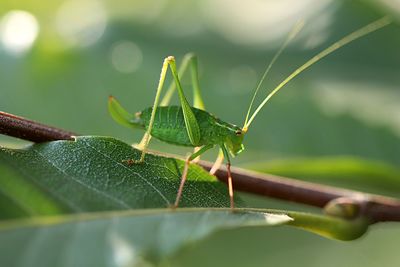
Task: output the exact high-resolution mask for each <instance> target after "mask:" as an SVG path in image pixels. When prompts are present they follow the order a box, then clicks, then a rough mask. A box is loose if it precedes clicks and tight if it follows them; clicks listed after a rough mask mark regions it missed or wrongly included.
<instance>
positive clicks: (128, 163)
mask: <svg viewBox="0 0 400 267" xmlns="http://www.w3.org/2000/svg"><path fill="white" fill-rule="evenodd" d="M143 162H144V160H134V159H124V160H123V161H122V163H125V164H126V165H128V166H132V165H133V164H141V163H143Z"/></svg>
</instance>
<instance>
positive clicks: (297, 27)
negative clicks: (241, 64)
mask: <svg viewBox="0 0 400 267" xmlns="http://www.w3.org/2000/svg"><path fill="white" fill-rule="evenodd" d="M303 26H304V21H302V20H301V21H299V22H297V23H296V24H295V25H294V26H293V28H292V30H291V31H290V33H289V35H288V36H287V37H286V40H285V42H284V43H283V44H282V45H281V47H280V48H279V50H278V51H277V52H276V54H275V55H274V57H273V58H272V60H271V62H270V63H269V65H268V67H267V68H266V69H265V72H264V74H263V76H262V78H261V80H260V81H259V82H258V85H257V87H256V89H255V90H254V94H253V98H252V99H251V102H250V105H249V109H248V110H247V114H246V119H245V120H244V125H246V124H247V121H248V120H249V116H250V111H251V108H252V107H253V103H254V100H255V99H256V95H257V93H258V91H259V90H260V88H261V85H262V83H263V82H264V80H265V77H267V74H268V73H269V71H270V69H271V67H272V65H274V63H275V61H276V60H277V59H278V57H279V56H280V55H281V54H282V52H283V50H285V48H286V46H287V45H288V44H289V43H290V41H291V40H293V38H294V37H296V35H297V34H298V33H299V32H300V30H301V28H303Z"/></svg>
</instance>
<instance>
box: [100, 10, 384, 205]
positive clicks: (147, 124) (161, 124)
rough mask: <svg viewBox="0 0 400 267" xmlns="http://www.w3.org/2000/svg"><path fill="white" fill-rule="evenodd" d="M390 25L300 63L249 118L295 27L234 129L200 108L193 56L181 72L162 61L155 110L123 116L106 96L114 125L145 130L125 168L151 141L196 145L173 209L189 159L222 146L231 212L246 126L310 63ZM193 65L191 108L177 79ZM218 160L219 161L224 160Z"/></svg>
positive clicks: (363, 31)
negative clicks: (234, 165) (234, 164)
mask: <svg viewBox="0 0 400 267" xmlns="http://www.w3.org/2000/svg"><path fill="white" fill-rule="evenodd" d="M390 23H391V20H390V18H388V17H383V18H381V19H378V20H376V21H374V22H372V23H370V24H368V25H366V26H364V27H362V28H360V29H358V30H356V31H354V32H352V33H350V34H348V35H346V36H345V37H343V38H342V39H340V40H339V41H337V42H335V43H333V44H332V45H330V46H329V47H327V48H326V49H324V50H322V51H321V52H320V53H318V54H316V55H315V56H314V57H312V58H311V59H309V60H308V61H306V62H305V63H304V64H303V65H301V66H300V67H298V68H297V69H295V71H293V72H292V73H291V74H290V75H289V76H288V77H287V78H285V79H284V80H283V81H282V82H281V83H279V84H278V86H276V87H275V88H274V89H273V90H272V91H271V92H270V93H269V94H268V95H267V96H266V98H265V99H264V100H263V101H262V102H261V104H260V105H259V106H258V107H257V108H256V109H255V111H254V112H253V114H252V115H251V116H250V112H251V109H252V106H253V103H254V100H255V97H256V94H257V93H258V91H259V89H260V88H261V85H262V83H263V81H264V80H265V77H266V76H267V74H268V72H269V70H270V68H271V66H272V65H273V63H274V62H275V61H276V59H277V58H278V57H279V55H280V54H281V53H282V51H283V50H284V48H285V47H286V46H287V45H288V43H289V42H290V40H292V39H293V38H294V37H295V35H296V34H297V33H298V32H299V31H300V29H301V27H302V24H298V25H297V26H295V27H294V28H293V30H292V31H291V33H290V34H289V36H288V37H287V39H286V40H285V42H284V43H283V44H282V46H281V47H280V49H279V50H278V51H277V53H276V54H275V56H274V57H273V59H272V61H271V62H270V64H269V65H268V66H267V68H266V70H265V72H264V74H263V76H262V78H261V80H260V82H259V83H258V85H257V87H256V89H255V91H254V94H253V97H252V99H251V102H250V105H249V109H248V111H247V114H246V118H245V122H244V125H243V127H238V126H236V125H234V124H231V123H227V122H224V121H222V120H220V119H218V118H217V117H215V116H214V115H212V114H210V113H208V112H207V111H205V110H204V104H203V101H202V98H201V94H200V88H199V82H198V75H197V59H196V57H195V56H194V55H193V54H189V55H187V56H185V58H184V60H183V61H182V65H181V68H180V69H179V72H178V71H177V68H176V64H175V59H174V57H172V56H169V57H167V58H165V59H164V63H163V65H162V68H161V74H160V80H159V84H158V87H157V91H156V97H155V100H154V104H153V107H151V108H147V109H145V110H143V111H141V112H138V113H136V114H130V113H129V112H127V111H126V110H125V109H124V108H123V107H122V106H121V105H120V104H119V103H118V102H117V101H116V99H115V98H113V97H112V96H110V98H109V102H108V108H109V112H110V114H111V116H112V117H113V118H114V120H116V121H117V122H118V123H120V124H122V125H124V126H128V127H131V128H142V129H145V130H146V133H145V135H144V137H143V139H142V142H141V149H142V154H141V157H140V159H139V160H128V163H129V164H134V163H141V162H143V161H144V158H145V154H146V149H147V146H148V144H149V141H150V138H151V137H155V138H157V139H159V140H161V141H164V142H167V143H171V144H175V145H179V146H188V147H195V148H198V149H195V151H194V152H193V153H192V154H191V155H190V156H188V157H187V159H186V162H185V167H184V169H183V172H182V178H181V183H180V186H179V189H178V193H177V196H176V200H175V205H174V207H177V206H178V204H179V200H180V198H181V195H182V191H183V186H184V184H185V181H186V178H187V173H188V167H189V164H190V162H191V161H192V160H194V159H196V158H197V157H199V156H200V155H201V154H203V153H204V152H206V151H207V150H209V149H211V148H213V147H214V146H216V145H218V146H220V149H221V150H222V153H220V155H222V156H223V157H225V158H226V162H227V163H226V167H227V172H228V188H229V197H230V206H231V208H232V209H233V208H234V201H233V185H232V177H231V172H230V166H231V163H230V155H231V156H233V157H234V156H236V155H238V154H239V153H240V152H242V151H243V149H244V146H243V137H244V135H245V134H246V132H247V131H248V129H249V126H250V125H251V123H252V122H253V120H254V118H255V117H256V115H257V114H258V113H259V112H260V110H261V109H262V108H263V107H264V105H265V104H266V103H267V102H268V100H269V99H270V98H271V97H272V96H273V95H274V94H275V93H277V92H278V91H279V90H280V89H282V88H283V87H284V86H285V85H286V84H287V83H288V82H289V81H291V80H292V79H293V78H295V77H296V76H297V75H299V74H300V73H301V72H303V71H304V70H306V69H307V68H309V67H310V66H311V65H313V64H314V63H316V62H317V61H319V60H321V59H322V58H324V57H326V56H327V55H329V54H331V53H332V52H334V51H335V50H337V49H339V48H341V47H343V46H345V45H347V44H349V43H351V42H352V41H354V40H356V39H358V38H361V37H362V36H365V35H367V34H369V33H372V32H374V31H376V30H378V29H380V28H383V27H384V26H386V25H388V24H390ZM189 63H190V66H191V70H192V71H191V73H192V83H193V90H194V105H193V107H191V106H190V105H189V102H188V101H187V99H186V97H185V95H184V92H183V89H182V86H181V82H180V78H179V77H180V76H181V75H183V73H184V71H185V70H186V68H187V66H188V65H189ZM168 66H169V68H170V70H171V72H172V75H173V79H174V81H173V82H172V83H171V86H170V88H169V90H168V91H167V93H166V95H165V97H164V99H163V100H162V101H161V105H160V106H159V102H160V95H161V91H162V88H163V84H164V80H165V77H166V74H167V70H168ZM175 88H176V89H177V90H178V95H179V101H180V104H181V106H168V103H169V100H170V98H171V96H172V94H173V92H174V90H175ZM222 156H221V157H220V158H222Z"/></svg>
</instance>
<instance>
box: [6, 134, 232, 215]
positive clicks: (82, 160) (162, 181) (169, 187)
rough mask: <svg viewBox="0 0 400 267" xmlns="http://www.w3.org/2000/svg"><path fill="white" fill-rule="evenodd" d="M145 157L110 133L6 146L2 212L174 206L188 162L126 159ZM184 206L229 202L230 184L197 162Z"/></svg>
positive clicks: (185, 194)
mask: <svg viewBox="0 0 400 267" xmlns="http://www.w3.org/2000/svg"><path fill="white" fill-rule="evenodd" d="M139 157H140V151H138V150H135V149H133V148H132V147H131V146H129V145H127V144H125V143H123V142H121V141H118V140H116V139H113V138H108V137H78V138H77V139H76V141H56V142H50V143H43V144H35V145H31V146H28V147H26V148H25V149H8V148H0V171H1V173H2V175H1V176H0V199H1V202H0V203H1V204H0V214H1V217H2V218H3V219H4V218H15V217H21V216H33V215H52V214H58V213H71V212H72V213H73V212H88V211H104V210H124V209H138V208H165V207H168V206H170V205H171V204H172V203H173V202H174V200H175V197H176V193H177V190H178V186H179V182H180V177H181V171H182V170H183V161H181V160H177V159H174V158H167V157H160V156H154V155H150V154H149V155H147V156H146V161H145V162H144V163H143V164H132V165H128V164H126V163H124V162H123V161H124V160H127V159H138V158H139ZM238 204H239V205H240V200H238ZM181 206H182V207H185V206H191V207H227V206H229V197H228V193H227V189H226V187H225V185H223V184H222V183H220V182H218V181H217V180H216V179H215V177H213V176H211V175H209V174H208V172H206V171H204V170H203V169H202V168H201V167H199V166H197V165H196V164H191V166H190V169H189V174H188V182H187V184H185V188H184V194H183V197H182V201H181Z"/></svg>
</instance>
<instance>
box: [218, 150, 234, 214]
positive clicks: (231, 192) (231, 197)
mask: <svg viewBox="0 0 400 267" xmlns="http://www.w3.org/2000/svg"><path fill="white" fill-rule="evenodd" d="M221 149H222V151H223V153H224V156H225V158H226V170H227V172H228V181H227V182H228V190H229V200H230V207H231V210H233V209H234V208H235V202H234V200H233V181H232V175H231V160H230V158H229V153H228V150H227V149H226V147H225V145H221Z"/></svg>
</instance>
